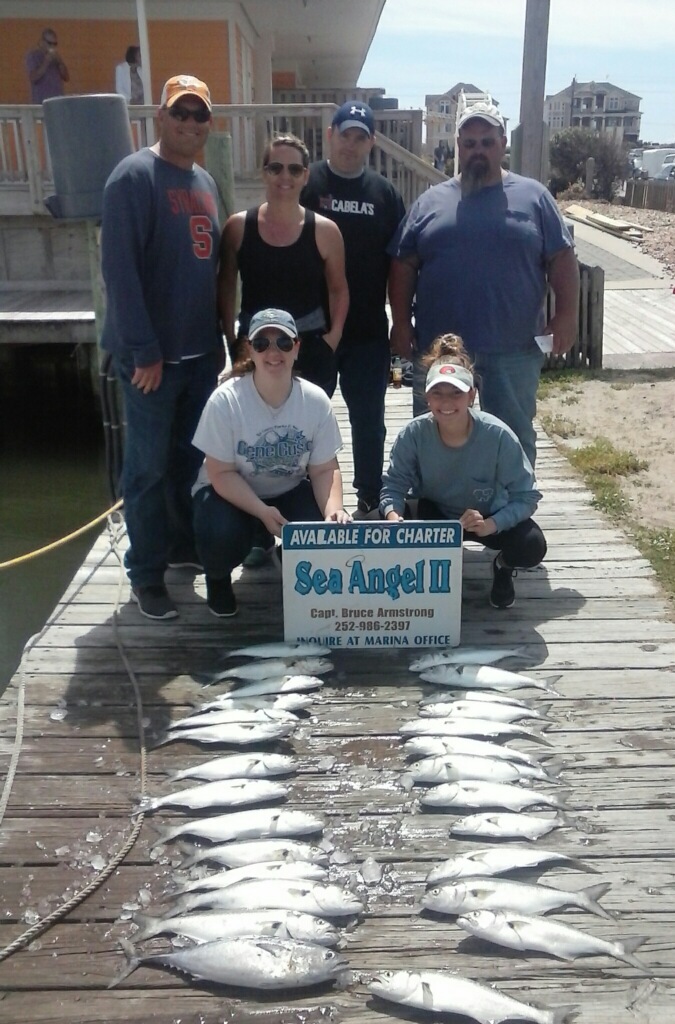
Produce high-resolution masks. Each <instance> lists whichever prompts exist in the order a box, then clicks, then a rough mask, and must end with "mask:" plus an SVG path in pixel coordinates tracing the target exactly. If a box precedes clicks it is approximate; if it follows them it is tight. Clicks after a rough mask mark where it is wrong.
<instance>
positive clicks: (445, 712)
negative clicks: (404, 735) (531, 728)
mask: <svg viewBox="0 0 675 1024" xmlns="http://www.w3.org/2000/svg"><path fill="white" fill-rule="evenodd" d="M550 707H551V705H550V704H542V705H541V706H540V707H539V709H537V708H524V707H518V705H516V704H501V703H499V701H496V702H495V703H491V702H489V701H484V700H482V701H477V700H453V701H436V702H435V703H432V704H424V705H422V706H421V707H420V712H419V713H420V717H421V718H483V719H487V720H488V721H490V722H518V721H520V720H522V719H524V718H531V719H533V720H534V721H538V722H544V723H546V724H550V722H551V719H550V718H547V717H546V713H547V711H548V710H549V708H550Z"/></svg>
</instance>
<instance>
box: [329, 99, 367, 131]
mask: <svg viewBox="0 0 675 1024" xmlns="http://www.w3.org/2000/svg"><path fill="white" fill-rule="evenodd" d="M331 124H332V125H333V128H337V130H338V131H339V132H340V134H342V132H346V131H347V129H348V128H362V129H363V130H364V132H365V133H366V135H367V136H368V137H369V138H370V137H371V136H372V135H374V134H375V117H374V115H373V112H372V110H371V109H370V107H369V106H368V104H367V103H357V102H356V101H355V100H348V101H347V103H343V104H342V106H341V107H340V108H339V110H336V111H335V113H334V114H333V120H332V122H331Z"/></svg>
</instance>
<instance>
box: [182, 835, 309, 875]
mask: <svg viewBox="0 0 675 1024" xmlns="http://www.w3.org/2000/svg"><path fill="white" fill-rule="evenodd" d="M270 860H274V861H283V862H285V863H294V862H295V861H309V862H310V863H311V864H327V863H328V852H327V851H326V850H324V849H322V847H320V846H316V845H314V844H312V843H303V842H300V840H298V839H284V838H282V837H279V838H276V839H244V840H239V841H238V842H234V843H224V844H222V845H219V846H206V847H198V848H196V849H191V850H190V852H189V853H188V854H187V856H186V857H185V859H184V860H183V862H182V864H181V867H183V868H191V867H194V865H195V864H202V863H203V862H204V861H211V862H212V863H213V864H222V865H223V866H224V867H228V868H239V867H245V866H246V865H248V864H258V863H260V862H262V861H270Z"/></svg>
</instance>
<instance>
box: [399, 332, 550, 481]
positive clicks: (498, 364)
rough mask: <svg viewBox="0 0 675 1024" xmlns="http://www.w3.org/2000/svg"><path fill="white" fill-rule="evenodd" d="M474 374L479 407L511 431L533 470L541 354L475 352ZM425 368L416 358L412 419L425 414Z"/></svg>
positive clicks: (535, 455) (536, 351)
mask: <svg viewBox="0 0 675 1024" xmlns="http://www.w3.org/2000/svg"><path fill="white" fill-rule="evenodd" d="M472 358H473V359H474V373H475V375H476V378H477V384H478V390H479V394H480V407H481V409H482V410H483V411H484V412H489V413H491V414H492V415H493V416H497V417H498V418H499V419H500V420H503V422H504V423H506V425H507V426H509V427H511V430H512V431H513V432H514V434H515V435H516V437H517V438H518V440H519V441H520V443H521V445H522V446H523V450H524V452H525V454H526V455H527V457H528V459H529V460H530V462H531V463H532V466H533V467H534V462H535V459H536V457H537V448H536V437H537V435H536V432H535V429H534V426H533V425H532V421H533V419H534V417H535V413H536V411H537V386H538V384H539V375H540V373H541V367H542V365H543V362H544V354H543V352H541V351H540V350H539V349H538V348H537V347H536V346H533V348H531V349H527V350H526V351H523V352H483V353H481V352H478V353H476V354H475V355H474V356H472ZM426 376H427V368H426V367H424V366H422V363H421V356H420V355H416V356H415V359H414V367H413V416H420V415H421V414H422V413H425V412H427V402H426V398H425V395H424V382H425V380H426Z"/></svg>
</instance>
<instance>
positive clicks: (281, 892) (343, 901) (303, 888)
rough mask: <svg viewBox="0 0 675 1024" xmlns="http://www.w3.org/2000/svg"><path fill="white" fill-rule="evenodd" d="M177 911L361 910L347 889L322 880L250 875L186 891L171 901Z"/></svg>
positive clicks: (342, 913)
mask: <svg viewBox="0 0 675 1024" xmlns="http://www.w3.org/2000/svg"><path fill="white" fill-rule="evenodd" d="M174 907H175V909H176V911H177V912H178V913H181V914H187V913H190V912H191V911H193V910H198V909H199V908H200V907H212V908H213V909H214V910H230V911H239V910H297V911H298V912H299V913H302V914H317V915H318V916H319V917H354V916H355V915H358V914H361V913H363V911H364V910H365V907H364V905H363V903H362V902H361V901H360V900H359V899H358V897H357V896H355V895H354V893H353V892H351V890H349V889H343V888H342V887H341V886H339V885H332V884H326V885H324V884H323V883H322V882H312V881H303V880H302V879H292V878H274V879H265V878H254V879H251V880H250V881H247V882H238V883H237V885H232V886H229V887H227V888H225V889H210V890H208V891H207V892H201V893H189V894H188V895H187V896H182V897H181V898H180V899H178V900H177V901H176V902H175V903H174Z"/></svg>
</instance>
